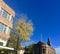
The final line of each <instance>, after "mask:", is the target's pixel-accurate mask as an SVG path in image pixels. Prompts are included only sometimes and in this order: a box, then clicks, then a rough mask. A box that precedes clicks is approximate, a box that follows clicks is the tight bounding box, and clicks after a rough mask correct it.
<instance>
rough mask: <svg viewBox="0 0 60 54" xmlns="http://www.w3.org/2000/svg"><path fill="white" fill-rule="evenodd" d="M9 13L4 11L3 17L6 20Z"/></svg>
mask: <svg viewBox="0 0 60 54" xmlns="http://www.w3.org/2000/svg"><path fill="white" fill-rule="evenodd" d="M7 14H8V13H7V12H6V11H5V10H3V13H2V16H3V17H4V18H7Z"/></svg>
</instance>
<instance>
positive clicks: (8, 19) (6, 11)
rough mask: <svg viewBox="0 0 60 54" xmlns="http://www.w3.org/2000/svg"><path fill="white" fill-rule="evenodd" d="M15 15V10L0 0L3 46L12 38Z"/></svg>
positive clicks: (0, 28) (1, 39) (0, 30)
mask: <svg viewBox="0 0 60 54" xmlns="http://www.w3.org/2000/svg"><path fill="white" fill-rule="evenodd" d="M14 16H15V12H14V11H13V10H12V9H11V8H10V7H9V6H8V5H7V4H6V3H5V2H4V1H3V0H0V45H2V46H6V43H7V41H8V39H9V38H10V30H11V28H12V26H13V24H12V23H13V18H14Z"/></svg>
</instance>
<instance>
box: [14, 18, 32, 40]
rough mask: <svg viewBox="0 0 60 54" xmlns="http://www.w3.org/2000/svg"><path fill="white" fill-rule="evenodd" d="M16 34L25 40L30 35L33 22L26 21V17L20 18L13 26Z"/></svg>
mask: <svg viewBox="0 0 60 54" xmlns="http://www.w3.org/2000/svg"><path fill="white" fill-rule="evenodd" d="M15 29H16V31H17V33H18V36H19V38H20V39H22V40H23V41H27V40H29V39H30V36H31V35H32V32H33V24H32V22H31V21H27V20H26V19H20V20H19V21H18V22H17V24H16V27H15Z"/></svg>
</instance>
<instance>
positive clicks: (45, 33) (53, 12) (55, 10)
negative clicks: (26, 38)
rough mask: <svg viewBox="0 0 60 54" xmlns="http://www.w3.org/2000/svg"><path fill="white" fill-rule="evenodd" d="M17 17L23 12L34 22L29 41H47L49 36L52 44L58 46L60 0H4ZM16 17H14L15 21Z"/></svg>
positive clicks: (59, 41) (59, 37)
mask: <svg viewBox="0 0 60 54" xmlns="http://www.w3.org/2000/svg"><path fill="white" fill-rule="evenodd" d="M5 2H6V3H7V4H8V5H9V6H10V7H11V8H12V9H13V10H15V12H16V16H18V17H19V15H20V14H21V13H24V14H26V15H27V16H28V18H29V19H31V20H32V22H33V24H34V33H33V36H32V37H31V41H34V42H38V41H40V40H41V34H42V41H44V42H47V38H48V37H50V40H51V43H52V45H53V46H54V47H55V46H60V0H5ZM16 19H18V18H15V21H16Z"/></svg>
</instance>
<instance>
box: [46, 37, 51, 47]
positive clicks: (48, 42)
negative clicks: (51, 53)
mask: <svg viewBox="0 0 60 54" xmlns="http://www.w3.org/2000/svg"><path fill="white" fill-rule="evenodd" d="M47 44H48V45H49V46H51V43H50V38H48V41H47Z"/></svg>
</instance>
